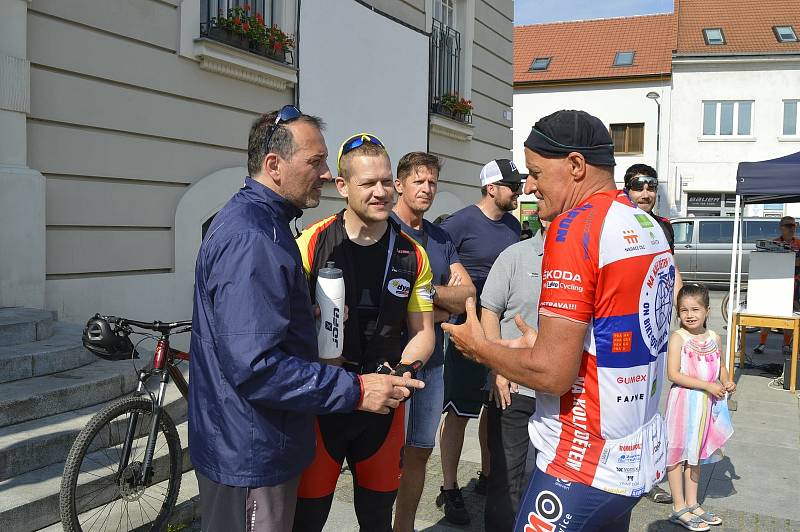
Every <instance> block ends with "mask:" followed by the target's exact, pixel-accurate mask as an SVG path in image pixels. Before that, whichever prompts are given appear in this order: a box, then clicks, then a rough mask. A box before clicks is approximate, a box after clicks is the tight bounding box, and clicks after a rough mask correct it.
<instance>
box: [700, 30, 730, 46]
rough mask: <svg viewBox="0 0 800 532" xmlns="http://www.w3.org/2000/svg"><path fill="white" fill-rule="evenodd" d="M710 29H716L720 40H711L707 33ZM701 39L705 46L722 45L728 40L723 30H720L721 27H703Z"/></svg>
mask: <svg viewBox="0 0 800 532" xmlns="http://www.w3.org/2000/svg"><path fill="white" fill-rule="evenodd" d="M710 31H718V32H719V36H720V39H721V40H722V42H711V40H710V39H709V34H708V32H710ZM703 40H704V41H705V43H706V45H707V46H724V45H726V44H728V40H727V39H726V38H725V32H724V31H723V30H722V28H703Z"/></svg>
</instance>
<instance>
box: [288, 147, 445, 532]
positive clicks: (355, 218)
mask: <svg viewBox="0 0 800 532" xmlns="http://www.w3.org/2000/svg"><path fill="white" fill-rule="evenodd" d="M337 162H338V167H339V168H338V170H339V177H337V178H336V188H337V189H338V191H339V193H340V194H341V195H342V197H344V198H345V199H346V200H347V207H346V208H345V209H344V210H342V211H340V212H339V213H337V214H334V215H332V216H329V217H327V218H325V219H323V220H321V221H319V222H317V223H314V224H312V225H311V226H309V227H308V228H307V229H306V230H305V231H304V232H303V234H302V235H300V237H299V238H298V240H297V245H298V246H299V248H300V254H301V256H302V259H303V268H304V269H305V271H306V275H307V276H308V281H309V287H310V289H311V295H312V298H313V297H314V288H315V286H316V281H317V274H318V272H319V270H320V268H321V267H323V266H324V265H325V264H326V263H327V262H328V261H334V262H335V263H336V266H337V267H338V268H340V269H341V270H342V273H343V275H344V283H345V303H346V304H347V306H348V308H349V318H348V319H347V321H346V322H345V324H344V339H343V342H344V349H343V354H342V357H340V358H339V359H336V360H335V361H334V362H333V363H335V364H338V365H341V367H342V368H344V369H345V370H347V371H349V372H352V373H354V374H358V375H369V374H372V373H375V371H376V370H378V369H379V368H380V369H382V368H383V366H388V368H393V369H394V371H395V372H396V373H397V374H399V375H403V374H406V373H407V372H410V373H411V375H412V376H413V375H414V374H415V371H416V369H415V368H416V367H417V366H418V365H419V366H421V364H424V363H425V362H426V361H427V360H428V358H429V357H430V355H431V353H432V352H433V347H434V336H435V334H434V330H433V297H432V294H431V282H432V280H433V274H432V273H431V268H430V265H429V262H428V256H427V255H426V253H425V249H424V248H423V246H422V245H420V244H419V243H417V241H416V240H414V239H413V238H412V237H411V236H409V235H407V234H405V233H404V232H403V231H402V230H401V229H400V225H399V224H398V222H396V221H395V220H394V219H392V218H390V217H389V215H390V214H391V212H392V206H393V204H394V178H393V176H392V168H391V165H390V162H389V154H388V153H387V152H386V148H385V147H384V146H383V143H382V142H381V141H380V140H379V139H378V138H377V137H375V136H374V135H369V134H366V133H364V134H358V135H354V136H352V137H350V138H348V139H347V140H345V142H344V143H343V144H342V146H341V148H340V150H339V157H338V161H337ZM404 406H405V403H403V404H401V405H400V407H398V408H397V409H396V410H394V411H392V412H391V413H390V414H389V415H386V416H381V415H376V414H371V413H365V412H353V413H346V414H328V415H321V416H318V417H317V423H316V434H317V450H316V455H315V456H314V461H313V462H312V463H311V465H310V466H309V467H308V469H306V470H305V472H304V473H303V476H302V478H301V480H300V488H299V490H298V500H297V512H296V513H295V521H294V530H295V531H296V532H315V531H321V530H322V528H323V527H324V525H325V521H326V520H327V518H328V513H329V512H330V508H331V503H332V502H333V494H334V490H335V489H336V482H337V479H338V478H339V472H340V471H341V467H342V463H343V461H344V460H345V458H346V459H347V464H348V466H349V468H350V471H351V472H352V474H353V491H354V494H353V495H354V496H353V504H354V506H355V511H356V517H357V519H358V523H359V527H360V528H361V530H364V531H376V532H377V531H388V530H391V529H392V506H393V505H394V500H395V497H396V495H397V489H398V487H399V485H400V474H401V460H402V449H403V445H404V444H405V432H404V422H405V408H404Z"/></svg>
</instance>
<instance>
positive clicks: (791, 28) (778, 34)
mask: <svg viewBox="0 0 800 532" xmlns="http://www.w3.org/2000/svg"><path fill="white" fill-rule="evenodd" d="M785 28H788V29H789V31H790V32H791V33H792V37H794V38H793V39H784V38H783V35H781V32H780V30H781V29H785ZM772 31H773V32H774V33H775V38H776V39H778V42H780V43H785V42H797V41H798V40H800V39H798V38H797V32H796V31H795V30H794V26H792V25H791V24H789V25H786V26H772Z"/></svg>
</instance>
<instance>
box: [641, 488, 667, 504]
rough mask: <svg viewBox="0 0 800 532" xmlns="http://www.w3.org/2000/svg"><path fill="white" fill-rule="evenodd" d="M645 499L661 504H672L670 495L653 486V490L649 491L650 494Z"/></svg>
mask: <svg viewBox="0 0 800 532" xmlns="http://www.w3.org/2000/svg"><path fill="white" fill-rule="evenodd" d="M647 497H648V498H649V499H650V500H651V501H653V502H658V503H661V504H665V503H668V502H672V495H670V494H669V493H667V492H666V491H664V490H663V489H661V488H659V487H658V486H653V489H651V490H650V493H648V494H647Z"/></svg>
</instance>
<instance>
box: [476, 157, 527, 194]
mask: <svg viewBox="0 0 800 532" xmlns="http://www.w3.org/2000/svg"><path fill="white" fill-rule="evenodd" d="M526 177H528V174H520V173H519V170H517V165H515V164H514V162H513V161H509V160H508V159H495V160H494V161H489V162H488V163H486V165H485V166H484V167H483V169H482V170H481V186H482V187H485V186H486V185H491V184H492V183H497V182H498V181H505V182H507V183H519V182H520V181H522V180H523V179H525V178H526Z"/></svg>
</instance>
